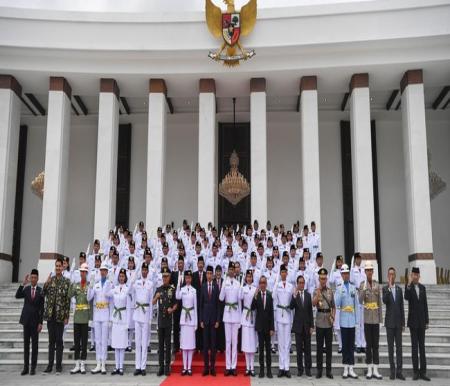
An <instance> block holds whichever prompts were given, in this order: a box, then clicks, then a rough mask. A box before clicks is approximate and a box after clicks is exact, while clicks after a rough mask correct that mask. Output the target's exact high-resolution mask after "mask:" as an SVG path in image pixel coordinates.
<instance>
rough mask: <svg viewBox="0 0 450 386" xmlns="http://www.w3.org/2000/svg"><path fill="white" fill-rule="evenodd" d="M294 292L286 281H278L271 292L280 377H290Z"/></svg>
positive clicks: (281, 269)
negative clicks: (291, 305)
mask: <svg viewBox="0 0 450 386" xmlns="http://www.w3.org/2000/svg"><path fill="white" fill-rule="evenodd" d="M283 271H285V272H286V273H287V267H286V266H284V265H282V266H281V267H280V274H281V272H283ZM293 291H294V287H293V285H292V284H291V283H290V282H289V281H288V280H287V278H286V281H282V280H279V281H278V283H277V284H276V285H275V287H274V291H273V306H274V309H275V322H276V325H277V337H278V355H279V370H280V375H281V376H282V375H286V376H288V377H289V376H290V374H289V362H290V353H289V351H290V348H291V327H292V315H291V308H290V304H291V298H292V294H293Z"/></svg>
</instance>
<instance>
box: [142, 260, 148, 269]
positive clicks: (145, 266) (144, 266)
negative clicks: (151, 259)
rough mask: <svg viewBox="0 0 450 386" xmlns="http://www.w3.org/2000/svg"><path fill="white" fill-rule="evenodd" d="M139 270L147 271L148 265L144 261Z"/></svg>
mask: <svg viewBox="0 0 450 386" xmlns="http://www.w3.org/2000/svg"><path fill="white" fill-rule="evenodd" d="M141 269H147V270H148V264H147V263H146V262H145V261H144V262H143V263H142V267H141Z"/></svg>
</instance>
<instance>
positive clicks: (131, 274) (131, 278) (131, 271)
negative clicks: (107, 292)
mask: <svg viewBox="0 0 450 386" xmlns="http://www.w3.org/2000/svg"><path fill="white" fill-rule="evenodd" d="M135 281H136V262H135V260H134V256H129V257H128V270H127V283H134V282H135ZM128 287H131V286H130V285H128ZM128 296H129V302H128V305H127V316H128V346H127V349H126V350H125V351H127V352H131V350H132V344H133V337H134V319H133V312H134V307H135V299H134V293H133V291H130V292H129V295H128Z"/></svg>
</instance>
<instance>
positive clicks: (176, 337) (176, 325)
mask: <svg viewBox="0 0 450 386" xmlns="http://www.w3.org/2000/svg"><path fill="white" fill-rule="evenodd" d="M180 318H181V304H180V305H179V306H178V309H177V311H175V312H174V313H173V350H174V351H178V350H179V349H180Z"/></svg>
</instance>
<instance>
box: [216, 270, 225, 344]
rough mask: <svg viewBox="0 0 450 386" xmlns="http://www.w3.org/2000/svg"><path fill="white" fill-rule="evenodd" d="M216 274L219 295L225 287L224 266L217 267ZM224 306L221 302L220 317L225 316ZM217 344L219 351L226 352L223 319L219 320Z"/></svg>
mask: <svg viewBox="0 0 450 386" xmlns="http://www.w3.org/2000/svg"><path fill="white" fill-rule="evenodd" d="M214 274H215V275H214V276H215V277H214V282H215V283H216V285H217V288H218V290H219V294H220V290H221V289H222V285H223V278H222V266H220V265H217V266H216V268H215V271H214ZM224 306H225V305H224V303H223V302H221V301H220V300H219V312H220V315H223V310H224ZM216 342H217V351H219V352H224V351H225V327H224V325H223V321H222V317H221V318H220V320H219V327H218V328H217V331H216Z"/></svg>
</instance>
